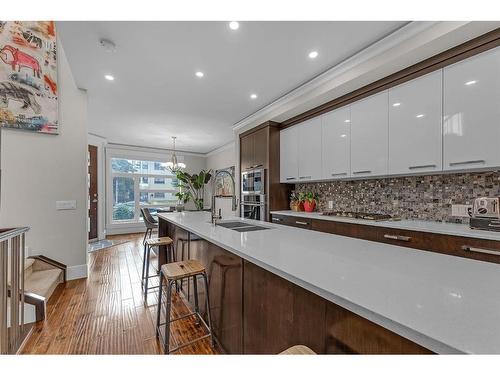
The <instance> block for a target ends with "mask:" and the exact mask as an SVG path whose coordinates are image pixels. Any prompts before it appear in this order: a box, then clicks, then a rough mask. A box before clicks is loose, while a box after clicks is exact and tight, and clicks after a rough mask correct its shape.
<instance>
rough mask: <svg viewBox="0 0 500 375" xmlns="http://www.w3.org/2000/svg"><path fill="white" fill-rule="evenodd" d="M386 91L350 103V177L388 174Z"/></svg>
mask: <svg viewBox="0 0 500 375" xmlns="http://www.w3.org/2000/svg"><path fill="white" fill-rule="evenodd" d="M387 106H388V94H387V91H383V92H381V93H379V94H375V95H373V96H370V97H368V98H366V99H362V100H360V101H359V102H356V103H354V104H352V105H351V175H352V177H368V176H381V175H386V174H387V153H388V107H387Z"/></svg>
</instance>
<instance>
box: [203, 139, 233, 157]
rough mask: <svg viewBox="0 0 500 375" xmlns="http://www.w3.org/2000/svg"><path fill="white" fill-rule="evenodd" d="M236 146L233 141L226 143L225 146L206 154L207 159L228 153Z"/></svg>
mask: <svg viewBox="0 0 500 375" xmlns="http://www.w3.org/2000/svg"><path fill="white" fill-rule="evenodd" d="M234 146H235V142H234V141H231V142H229V143H226V144H225V145H222V146H220V147H217V148H216V149H213V150H212V151H210V152H207V153H206V154H205V156H206V157H209V156H212V155H216V154H218V153H220V152H222V151H226V150H228V149H230V148H231V147H234Z"/></svg>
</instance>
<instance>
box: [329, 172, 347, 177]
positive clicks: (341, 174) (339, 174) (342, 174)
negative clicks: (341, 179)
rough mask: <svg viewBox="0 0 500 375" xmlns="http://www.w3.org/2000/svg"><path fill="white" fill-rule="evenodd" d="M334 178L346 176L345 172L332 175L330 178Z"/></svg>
mask: <svg viewBox="0 0 500 375" xmlns="http://www.w3.org/2000/svg"><path fill="white" fill-rule="evenodd" d="M335 176H347V172H342V173H332V177H335Z"/></svg>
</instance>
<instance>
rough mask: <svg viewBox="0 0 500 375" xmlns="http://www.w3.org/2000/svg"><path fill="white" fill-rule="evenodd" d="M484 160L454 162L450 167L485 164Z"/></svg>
mask: <svg viewBox="0 0 500 375" xmlns="http://www.w3.org/2000/svg"><path fill="white" fill-rule="evenodd" d="M484 163H485V161H484V160H466V161H454V162H452V163H450V167H453V166H454V165H465V164H484Z"/></svg>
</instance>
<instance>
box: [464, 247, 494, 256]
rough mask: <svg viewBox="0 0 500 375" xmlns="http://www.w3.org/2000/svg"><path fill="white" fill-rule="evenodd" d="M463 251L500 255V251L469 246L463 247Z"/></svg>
mask: <svg viewBox="0 0 500 375" xmlns="http://www.w3.org/2000/svg"><path fill="white" fill-rule="evenodd" d="M462 250H464V251H469V252H474V253H483V254H491V255H500V250H494V249H482V248H480V247H473V246H468V245H463V246H462Z"/></svg>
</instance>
